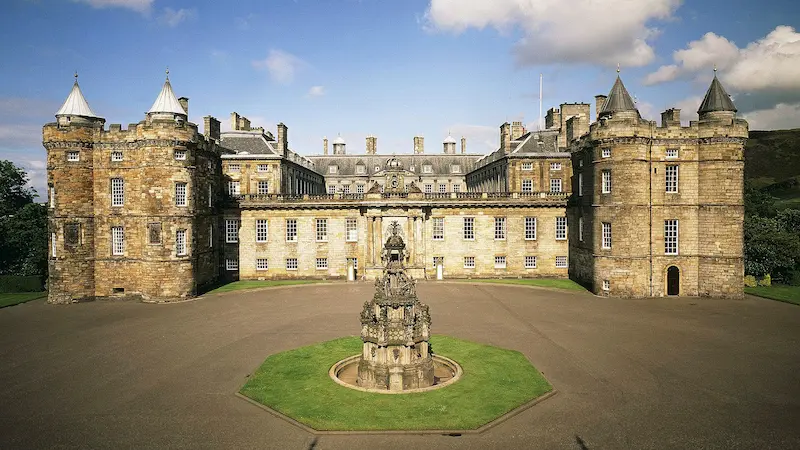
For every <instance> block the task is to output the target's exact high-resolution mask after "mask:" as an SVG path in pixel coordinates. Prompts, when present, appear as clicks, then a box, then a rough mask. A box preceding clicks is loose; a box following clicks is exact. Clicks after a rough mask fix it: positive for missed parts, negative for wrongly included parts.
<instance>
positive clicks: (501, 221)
mask: <svg viewBox="0 0 800 450" xmlns="http://www.w3.org/2000/svg"><path fill="white" fill-rule="evenodd" d="M494 240H496V241H505V240H506V218H505V217H495V218H494Z"/></svg>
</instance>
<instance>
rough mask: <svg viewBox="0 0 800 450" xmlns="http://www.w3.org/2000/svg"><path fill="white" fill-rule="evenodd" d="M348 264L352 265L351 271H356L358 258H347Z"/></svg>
mask: <svg viewBox="0 0 800 450" xmlns="http://www.w3.org/2000/svg"><path fill="white" fill-rule="evenodd" d="M347 262H348V264H353V270H358V258H347Z"/></svg>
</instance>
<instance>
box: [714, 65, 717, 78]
mask: <svg viewBox="0 0 800 450" xmlns="http://www.w3.org/2000/svg"><path fill="white" fill-rule="evenodd" d="M714 76H717V63H714Z"/></svg>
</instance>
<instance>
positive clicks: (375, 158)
mask: <svg viewBox="0 0 800 450" xmlns="http://www.w3.org/2000/svg"><path fill="white" fill-rule="evenodd" d="M480 157H481V155H476V154H471V153H467V154H455V155H445V154H435V155H434V154H424V153H423V154H421V155H417V154H413V155H410V154H405V155H385V154H384V155H363V154H362V155H328V156H324V155H322V156H321V155H315V156H308V159H310V160H311V161H313V162H314V166H315V167H316V169H317V170H318V171H319V172H320V173H323V174H325V176H326V177H327V176H351V175H355V176H369V175H374V174H375V173H378V172H382V171H383V170H384V169H385V168H386V163H388V162H389V160H390V159H392V158H395V159H397V160H398V161H399V162H400V163H401V164H402V165H403V168H404V169H405V170H410V167H411V166H414V173H415V174H416V175H420V176H435V175H464V174H466V173H467V172H469V171H471V170H472V169H474V168H475V162H476V161H477V160H478V159H479V158H480ZM358 164H362V165H364V167H365V169H366V171H365V173H363V174H357V173H356V166H357V165H358ZM425 164H430V165H431V166H432V169H433V173H423V172H422V166H423V165H425ZM454 164H457V165H459V166H461V167H460V169H461V172H459V173H456V174H451V172H450V166H451V165H454ZM331 165H334V166H336V167H337V171H336V172H337V173H336V174H335V175H334V174H329V173H328V166H331ZM375 167H378V170H377V171H376V170H375Z"/></svg>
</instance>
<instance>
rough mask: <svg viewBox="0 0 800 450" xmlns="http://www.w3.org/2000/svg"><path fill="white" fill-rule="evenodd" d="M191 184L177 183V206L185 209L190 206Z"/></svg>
mask: <svg viewBox="0 0 800 450" xmlns="http://www.w3.org/2000/svg"><path fill="white" fill-rule="evenodd" d="M188 193H189V183H187V182H185V181H176V182H175V206H177V207H179V208H185V207H187V206H188V204H189V201H188V197H189V195H188Z"/></svg>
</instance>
